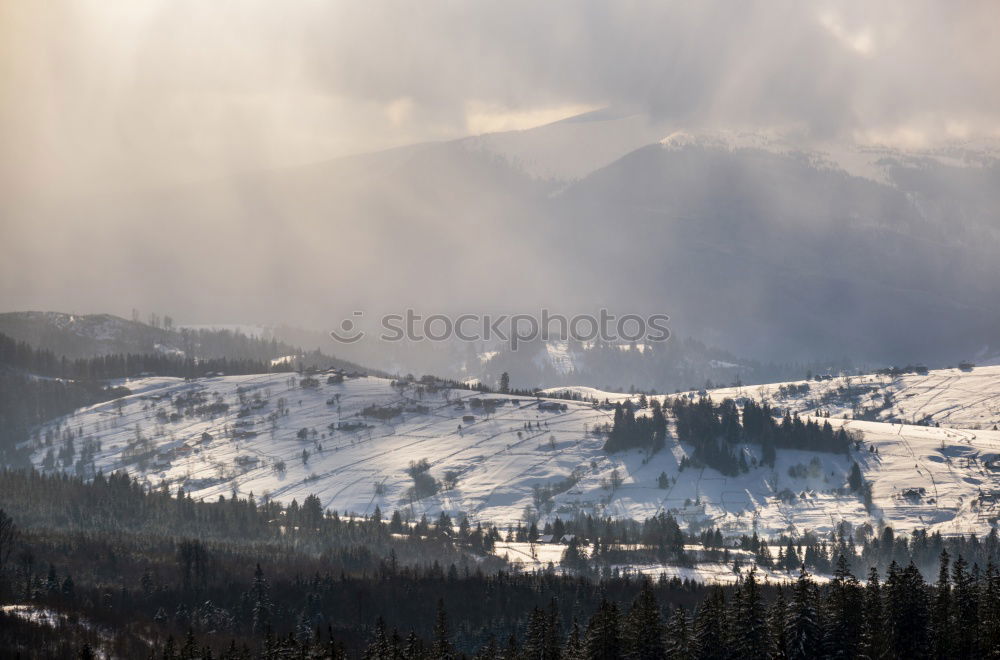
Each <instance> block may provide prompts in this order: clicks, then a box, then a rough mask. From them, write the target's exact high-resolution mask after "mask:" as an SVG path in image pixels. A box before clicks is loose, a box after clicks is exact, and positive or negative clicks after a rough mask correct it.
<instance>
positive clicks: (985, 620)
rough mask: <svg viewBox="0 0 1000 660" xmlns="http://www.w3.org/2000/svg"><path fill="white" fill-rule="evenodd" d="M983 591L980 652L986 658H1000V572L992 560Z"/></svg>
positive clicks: (988, 566) (985, 577) (987, 567)
mask: <svg viewBox="0 0 1000 660" xmlns="http://www.w3.org/2000/svg"><path fill="white" fill-rule="evenodd" d="M981 593H982V595H981V597H980V603H981V606H980V610H979V652H980V653H982V657H984V658H1000V573H997V570H996V567H995V566H994V565H993V563H992V562H990V563H989V564H987V565H986V574H985V576H984V577H983V584H982V589H981Z"/></svg>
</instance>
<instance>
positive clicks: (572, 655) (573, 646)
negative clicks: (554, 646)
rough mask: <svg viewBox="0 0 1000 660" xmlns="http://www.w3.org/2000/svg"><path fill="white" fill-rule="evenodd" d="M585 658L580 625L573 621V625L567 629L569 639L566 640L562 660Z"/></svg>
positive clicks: (581, 659)
mask: <svg viewBox="0 0 1000 660" xmlns="http://www.w3.org/2000/svg"><path fill="white" fill-rule="evenodd" d="M585 657H586V656H585V653H584V647H583V639H582V637H581V635H580V624H579V622H578V621H577V620H576V619H573V625H572V626H571V627H570V629H569V637H568V638H567V639H566V647H565V648H564V649H563V652H562V660H584V658H585Z"/></svg>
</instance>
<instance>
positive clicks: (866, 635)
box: [861, 566, 888, 660]
mask: <svg viewBox="0 0 1000 660" xmlns="http://www.w3.org/2000/svg"><path fill="white" fill-rule="evenodd" d="M884 621H885V609H884V607H883V605H882V586H881V585H880V584H879V579H878V570H877V569H876V568H875V567H874V566H872V567H871V569H870V570H869V571H868V584H867V585H865V596H864V628H863V631H862V634H861V657H863V658H867V659H868V660H882V659H883V658H885V657H887V655H888V653H887V651H886V647H887V645H886V634H885V626H884Z"/></svg>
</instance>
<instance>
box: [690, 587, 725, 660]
mask: <svg viewBox="0 0 1000 660" xmlns="http://www.w3.org/2000/svg"><path fill="white" fill-rule="evenodd" d="M726 630H727V627H726V597H725V594H724V592H723V591H722V587H718V586H717V587H714V588H713V589H712V590H711V591H710V592H709V594H708V596H706V597H705V600H703V601H702V603H701V605H700V606H699V607H698V611H697V613H696V614H695V617H694V644H693V646H694V656H695V657H696V658H699V660H727V658H728V656H729V653H728V650H727V649H726V641H725V640H726Z"/></svg>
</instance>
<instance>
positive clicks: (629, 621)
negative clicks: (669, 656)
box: [623, 579, 666, 660]
mask: <svg viewBox="0 0 1000 660" xmlns="http://www.w3.org/2000/svg"><path fill="white" fill-rule="evenodd" d="M624 633H625V634H624V640H623V641H624V647H625V649H624V650H625V657H626V658H630V659H633V660H662V658H664V657H665V655H666V651H665V650H664V647H663V621H662V619H661V617H660V606H659V605H658V604H657V602H656V595H655V594H653V587H652V583H651V582H650V580H649V579H644V580H643V582H642V588H641V589H640V590H639V595H638V596H636V598H635V601H634V602H633V603H632V607H631V609H629V612H628V616H626V618H625V626H624Z"/></svg>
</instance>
